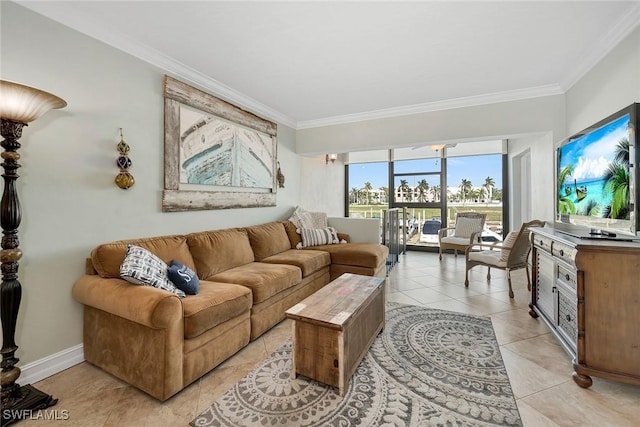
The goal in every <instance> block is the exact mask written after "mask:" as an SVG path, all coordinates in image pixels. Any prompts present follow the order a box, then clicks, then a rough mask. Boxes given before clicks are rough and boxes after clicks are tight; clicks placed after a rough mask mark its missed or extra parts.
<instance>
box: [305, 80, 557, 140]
mask: <svg viewBox="0 0 640 427" xmlns="http://www.w3.org/2000/svg"><path fill="white" fill-rule="evenodd" d="M563 93H564V92H563V91H562V88H560V86H559V85H555V84H553V85H547V86H539V87H533V88H527V89H515V90H510V91H505V92H495V93H488V94H485V95H476V96H468V97H464V98H456V99H447V100H444V101H436V102H427V103H424V104H415V105H407V106H403V107H396V108H387V109H384V110H377V111H367V112H364V113H356V114H346V115H343V116H334V117H327V118H324V119H317V120H306V121H301V122H298V126H297V128H296V129H310V128H317V127H322V126H333V125H341V124H346V123H354V122H362V121H365V120H376V119H386V118H390V117H399V116H408V115H411V114H420V113H429V112H433V111H442V110H452V109H454V108H463V107H473V106H476V105H485V104H495V103H498V102H508V101H518V100H521V99H530V98H539V97H542V96H552V95H562V94H563Z"/></svg>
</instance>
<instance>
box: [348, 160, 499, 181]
mask: <svg viewBox="0 0 640 427" xmlns="http://www.w3.org/2000/svg"><path fill="white" fill-rule="evenodd" d="M440 161H441V160H438V164H437V165H436V164H435V163H433V164H432V162H435V160H434V159H430V160H429V161H428V162H427V163H423V166H422V168H420V169H408V168H403V169H401V171H402V172H429V170H427V169H425V168H426V167H428V166H429V165H430V166H433V168H432V169H431V170H430V171H432V172H439V171H440V163H439V162H440ZM407 166H410V165H407ZM416 167H418V166H417V165H416ZM447 171H448V177H447V181H448V185H449V187H458V186H459V185H460V182H461V181H462V179H463V178H464V179H468V180H469V181H471V185H472V186H474V187H480V186H481V185H483V184H484V181H485V179H486V178H487V177H488V176H489V177H491V178H493V181H494V182H495V187H494V188H496V189H501V188H502V155H500V154H492V155H487V156H467V157H450V158H448V159H447ZM397 172H398V170H396V173H397ZM388 174H389V172H388V164H387V163H386V162H383V163H358V164H353V165H350V166H349V188H353V187H357V188H362V187H364V183H365V182H370V183H371V186H372V187H373V188H380V187H388V185H389V183H388V179H389V178H388ZM400 178H402V179H407V180H408V181H409V182H408V183H409V185H414V184H413V183H412V182H411V178H410V177H400ZM422 178H425V179H427V182H429V184H432V182H431V181H432V179H433V178H437V176H436V177H432V178H431V179H429V177H428V176H420V177H419V179H418V180H420V179H422Z"/></svg>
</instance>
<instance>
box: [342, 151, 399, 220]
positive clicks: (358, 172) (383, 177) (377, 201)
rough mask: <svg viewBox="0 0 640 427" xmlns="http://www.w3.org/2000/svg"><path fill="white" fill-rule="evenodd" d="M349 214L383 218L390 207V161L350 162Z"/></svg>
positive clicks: (351, 215) (360, 216)
mask: <svg viewBox="0 0 640 427" xmlns="http://www.w3.org/2000/svg"><path fill="white" fill-rule="evenodd" d="M347 167H348V168H349V183H348V188H347V192H348V194H349V209H348V212H349V216H350V217H359V218H381V217H382V212H383V211H384V210H386V209H388V208H389V189H388V182H389V163H388V162H386V161H385V162H375V163H357V164H349V165H348V166H347Z"/></svg>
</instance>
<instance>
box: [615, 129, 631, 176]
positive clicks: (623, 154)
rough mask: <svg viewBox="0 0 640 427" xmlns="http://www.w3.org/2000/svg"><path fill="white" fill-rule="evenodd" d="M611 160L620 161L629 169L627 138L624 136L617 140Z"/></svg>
mask: <svg viewBox="0 0 640 427" xmlns="http://www.w3.org/2000/svg"><path fill="white" fill-rule="evenodd" d="M613 161H614V162H618V163H621V164H622V165H623V166H625V167H626V168H627V169H629V138H627V137H626V136H625V137H624V138H622V139H621V140H620V141H618V144H617V145H616V149H615V155H614V158H613Z"/></svg>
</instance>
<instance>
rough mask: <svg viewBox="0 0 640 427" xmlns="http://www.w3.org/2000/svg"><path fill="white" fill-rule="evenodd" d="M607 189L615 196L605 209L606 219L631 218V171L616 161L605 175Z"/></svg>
mask: <svg viewBox="0 0 640 427" xmlns="http://www.w3.org/2000/svg"><path fill="white" fill-rule="evenodd" d="M604 179H605V182H606V184H605V188H606V190H607V191H610V192H611V193H612V194H613V198H612V200H611V204H610V205H609V206H607V207H605V209H604V217H605V218H613V219H627V218H628V217H629V169H628V168H626V167H625V166H624V165H623V164H622V163H620V162H618V161H617V160H614V161H613V163H611V164H610V165H609V167H608V168H607V170H606V171H605V174H604Z"/></svg>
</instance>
